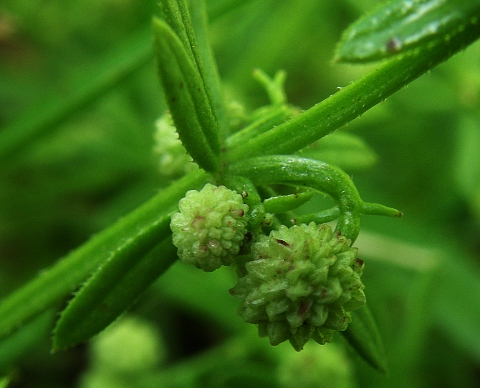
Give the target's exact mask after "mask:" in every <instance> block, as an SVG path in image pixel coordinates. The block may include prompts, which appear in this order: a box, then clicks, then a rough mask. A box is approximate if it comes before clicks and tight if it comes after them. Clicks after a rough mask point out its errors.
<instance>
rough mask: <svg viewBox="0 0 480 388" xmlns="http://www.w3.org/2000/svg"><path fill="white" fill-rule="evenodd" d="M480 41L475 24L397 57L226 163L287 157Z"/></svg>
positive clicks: (236, 151) (237, 150)
mask: <svg viewBox="0 0 480 388" xmlns="http://www.w3.org/2000/svg"><path fill="white" fill-rule="evenodd" d="M479 37H480V26H479V24H478V22H477V23H473V22H472V23H471V24H470V25H469V26H468V27H467V28H466V29H465V30H464V31H463V32H462V33H460V34H457V35H456V36H454V37H452V38H451V39H450V40H448V41H447V40H446V41H444V42H442V44H437V45H435V46H433V47H429V48H426V49H423V50H414V51H413V52H410V53H406V54H404V55H400V56H398V57H394V58H393V59H391V60H389V61H388V62H385V63H384V64H382V65H381V66H380V67H379V68H378V69H377V70H375V71H372V72H370V73H368V74H367V75H365V76H364V77H363V78H361V79H360V80H358V81H356V82H354V83H352V84H350V85H348V86H346V87H344V88H342V89H341V90H340V91H338V92H337V93H335V94H334V95H332V96H330V97H329V98H327V99H326V100H324V101H322V102H321V103H319V104H317V105H315V106H314V107H312V108H310V109H309V110H307V111H306V112H304V113H302V114H301V115H299V116H296V117H294V118H292V119H291V120H289V121H287V122H285V123H284V124H282V125H279V126H277V127H275V128H273V129H271V130H270V131H268V132H265V133H263V134H261V135H259V136H257V137H254V138H253V139H250V140H249V141H246V142H243V143H241V144H238V145H236V146H234V147H233V148H232V149H230V150H229V151H228V153H227V155H226V158H227V162H235V161H239V160H242V159H245V158H247V157H252V156H260V155H273V154H279V155H288V154H291V153H294V152H297V151H298V150H300V149H302V148H304V147H306V146H308V145H310V144H311V143H313V142H314V141H316V140H318V139H320V138H322V137H323V136H325V135H328V134H329V133H331V132H333V131H334V130H335V129H337V128H339V127H341V126H343V125H345V124H347V123H348V122H350V121H352V120H353V119H355V118H357V117H358V116H360V115H361V114H362V113H364V112H366V111H367V110H369V109H370V108H371V107H373V106H375V105H376V104H378V103H379V102H380V101H383V100H384V99H385V98H387V97H388V96H390V95H391V94H393V93H394V92H396V91H397V90H399V89H401V88H402V87H404V86H405V85H407V84H408V83H409V82H411V81H413V80H414V79H416V78H418V77H419V76H420V75H422V74H424V73H425V72H427V71H429V70H430V69H432V68H433V67H435V66H436V65H438V64H440V63H441V62H443V61H445V60H447V59H448V58H449V57H451V56H452V55H454V54H455V53H456V52H458V51H460V50H462V49H463V48H465V47H466V46H468V45H469V44H471V43H473V42H474V41H475V40H476V39H478V38H479Z"/></svg>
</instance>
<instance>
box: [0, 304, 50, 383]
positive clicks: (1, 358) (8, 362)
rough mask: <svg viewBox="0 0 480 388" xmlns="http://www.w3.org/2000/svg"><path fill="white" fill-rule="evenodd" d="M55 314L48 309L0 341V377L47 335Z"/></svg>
mask: <svg viewBox="0 0 480 388" xmlns="http://www.w3.org/2000/svg"><path fill="white" fill-rule="evenodd" d="M55 314H56V312H55V310H54V309H49V310H47V311H45V312H44V313H43V314H41V315H39V316H38V317H36V318H35V319H34V320H32V321H31V322H29V323H28V324H26V325H25V326H23V327H22V328H21V329H20V330H18V331H17V332H15V333H13V334H12V335H10V336H9V337H7V338H5V339H3V340H2V341H0V375H1V374H2V373H5V372H7V371H9V370H11V369H12V366H14V365H15V363H17V362H18V360H20V359H21V357H22V356H23V355H24V354H26V353H27V352H28V351H29V350H30V349H33V348H34V347H35V346H37V344H38V343H39V342H40V341H43V340H44V338H45V337H46V336H47V335H49V332H50V330H51V328H52V324H53V322H54V319H55ZM0 387H1V385H0Z"/></svg>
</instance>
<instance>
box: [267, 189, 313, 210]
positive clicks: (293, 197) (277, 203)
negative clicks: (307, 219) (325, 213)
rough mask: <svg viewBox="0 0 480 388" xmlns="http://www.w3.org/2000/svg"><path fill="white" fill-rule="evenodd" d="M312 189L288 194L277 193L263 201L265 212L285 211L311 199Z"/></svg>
mask: <svg viewBox="0 0 480 388" xmlns="http://www.w3.org/2000/svg"><path fill="white" fill-rule="evenodd" d="M312 197H313V191H306V192H304V193H296V194H289V195H279V196H276V197H271V198H267V199H266V200H265V201H263V204H264V205H265V211H266V212H267V213H285V212H288V211H290V210H293V209H296V208H297V207H300V206H302V205H303V204H305V203H307V202H308V201H310V199H312Z"/></svg>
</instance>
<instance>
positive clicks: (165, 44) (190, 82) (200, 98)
mask: <svg viewBox="0 0 480 388" xmlns="http://www.w3.org/2000/svg"><path fill="white" fill-rule="evenodd" d="M153 30H154V38H155V53H156V56H157V66H158V72H159V75H160V80H161V82H162V86H163V90H164V92H165V96H166V100H167V103H168V107H169V109H170V113H171V114H172V117H173V121H174V122H175V126H176V128H177V131H178V133H179V135H180V140H181V141H182V143H183V145H184V146H185V148H186V149H187V151H188V153H189V154H190V155H191V156H192V158H193V159H194V161H195V162H196V163H198V164H199V165H200V166H201V167H202V168H204V169H205V170H207V171H211V172H214V171H217V170H218V169H219V166H220V160H219V156H220V140H219V129H218V122H217V119H216V117H215V115H214V114H213V111H212V109H211V106H210V102H209V100H208V97H207V93H206V91H205V87H204V84H203V82H202V79H201V77H200V74H199V73H198V70H197V68H196V67H195V66H194V64H193V63H192V60H191V59H190V57H189V55H188V53H187V52H186V50H185V48H184V47H183V44H182V42H181V41H180V39H179V38H178V36H177V35H176V34H175V32H174V31H173V30H172V29H171V28H170V27H169V26H168V25H167V24H166V23H165V22H164V21H162V20H160V19H158V18H155V19H154V20H153Z"/></svg>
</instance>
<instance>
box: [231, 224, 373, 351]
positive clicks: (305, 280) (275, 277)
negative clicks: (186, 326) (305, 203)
mask: <svg viewBox="0 0 480 388" xmlns="http://www.w3.org/2000/svg"><path fill="white" fill-rule="evenodd" d="M356 254H357V249H356V248H352V247H350V240H348V239H347V238H345V237H344V236H342V235H340V234H339V233H338V232H333V231H332V229H331V227H330V226H328V225H327V224H322V225H320V226H317V225H316V224H315V223H313V222H312V223H310V224H309V225H306V224H300V225H294V226H293V227H291V228H287V227H286V226H281V227H280V228H279V230H274V231H272V232H271V233H270V235H269V236H259V237H258V240H257V241H256V242H254V243H253V244H252V256H253V259H252V261H249V262H247V263H246V264H245V268H246V271H247V275H245V276H243V277H241V278H240V279H239V280H238V283H237V285H236V286H235V287H234V288H233V289H232V290H231V293H232V294H233V295H234V296H236V297H238V298H239V299H242V304H241V306H240V310H239V311H240V315H241V316H242V317H243V319H244V320H245V321H246V322H249V323H254V324H258V328H259V334H260V335H261V336H268V337H269V339H270V343H271V344H272V345H278V344H279V343H281V342H283V341H286V340H289V341H290V343H291V344H292V345H293V347H294V348H295V349H296V350H301V349H302V348H303V345H304V344H305V343H306V342H307V341H308V339H309V338H310V337H312V338H313V339H314V340H315V341H317V342H318V343H320V344H324V343H326V342H330V341H331V339H332V336H333V334H334V333H335V331H337V330H340V331H343V330H345V329H346V328H347V326H348V324H349V322H350V321H351V315H350V311H352V310H355V309H357V308H359V307H361V306H362V305H363V304H364V303H365V294H364V293H363V289H364V285H363V283H362V282H361V279H360V276H361V274H362V271H363V261H362V260H360V259H358V258H356Z"/></svg>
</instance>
